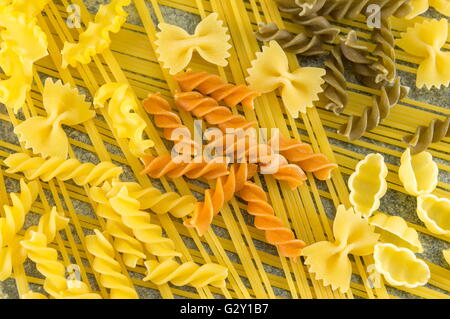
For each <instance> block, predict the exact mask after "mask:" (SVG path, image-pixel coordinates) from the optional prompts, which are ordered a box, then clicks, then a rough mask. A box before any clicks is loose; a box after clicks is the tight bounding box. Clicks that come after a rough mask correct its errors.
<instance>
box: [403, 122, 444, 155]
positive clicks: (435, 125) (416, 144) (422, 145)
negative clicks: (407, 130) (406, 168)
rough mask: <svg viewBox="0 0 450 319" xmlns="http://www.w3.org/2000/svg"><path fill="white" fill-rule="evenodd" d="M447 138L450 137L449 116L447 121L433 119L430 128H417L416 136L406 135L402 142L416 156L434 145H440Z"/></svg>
mask: <svg viewBox="0 0 450 319" xmlns="http://www.w3.org/2000/svg"><path fill="white" fill-rule="evenodd" d="M446 137H450V116H447V117H446V119H445V120H440V119H433V120H432V121H431V123H430V124H429V125H428V126H419V127H417V130H416V133H415V134H414V135H406V136H404V137H403V138H402V140H403V142H405V143H406V144H407V145H408V147H409V148H410V149H411V154H413V155H414V154H419V153H421V152H423V151H425V150H426V149H427V148H428V147H429V146H430V145H431V144H432V143H438V142H440V141H441V140H443V139H444V138H446Z"/></svg>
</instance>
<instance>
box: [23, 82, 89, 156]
mask: <svg viewBox="0 0 450 319" xmlns="http://www.w3.org/2000/svg"><path fill="white" fill-rule="evenodd" d="M42 96H43V103H44V107H45V110H46V111H47V117H43V116H34V117H31V118H29V119H27V120H25V121H24V122H22V123H20V124H19V125H18V126H16V128H15V129H14V132H15V133H16V134H17V136H18V138H19V141H21V142H23V143H24V144H25V147H26V148H31V149H33V152H34V153H36V154H42V156H43V157H48V156H52V157H60V158H64V159H65V158H67V155H68V151H69V140H68V138H67V135H66V133H65V132H64V130H63V128H62V125H63V124H64V125H70V126H74V125H77V124H81V123H83V122H86V121H88V120H90V119H91V118H93V117H94V115H95V112H94V111H92V110H89V108H90V104H89V103H87V102H85V101H84V99H85V97H84V96H83V95H80V94H79V93H78V91H77V90H76V89H73V88H71V87H70V86H69V85H68V84H66V85H63V84H62V83H61V81H57V82H55V83H54V82H53V81H52V80H51V79H50V78H47V80H46V81H45V87H44V92H43V93H42Z"/></svg>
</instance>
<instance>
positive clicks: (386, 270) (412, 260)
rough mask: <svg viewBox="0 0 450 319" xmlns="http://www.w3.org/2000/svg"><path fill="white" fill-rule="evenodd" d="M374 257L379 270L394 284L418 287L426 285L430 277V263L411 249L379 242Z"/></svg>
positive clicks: (376, 267)
mask: <svg viewBox="0 0 450 319" xmlns="http://www.w3.org/2000/svg"><path fill="white" fill-rule="evenodd" d="M373 258H374V260H375V269H376V270H377V272H378V273H380V274H382V275H383V276H384V278H385V279H386V281H387V282H388V283H389V284H391V285H392V286H404V287H408V288H416V287H419V286H423V285H425V284H426V283H427V282H428V280H429V279H430V269H429V268H428V265H427V264H426V263H425V262H424V261H423V260H420V259H418V258H417V257H416V256H415V255H414V253H413V252H412V251H411V250H409V249H406V248H399V247H396V246H395V245H392V244H377V245H376V246H375V249H374V253H373Z"/></svg>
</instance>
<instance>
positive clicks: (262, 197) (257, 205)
mask: <svg viewBox="0 0 450 319" xmlns="http://www.w3.org/2000/svg"><path fill="white" fill-rule="evenodd" d="M238 196H239V197H240V198H242V199H243V200H245V201H247V202H248V206H247V211H248V213H249V214H250V215H253V216H255V221H254V224H255V227H256V228H258V229H261V230H264V231H265V233H266V240H267V242H268V243H270V244H272V245H275V246H276V247H277V248H278V249H279V252H280V255H282V256H284V257H290V258H296V257H298V256H300V253H301V251H302V249H303V248H304V247H305V246H306V244H305V243H304V242H303V241H302V240H299V239H296V238H295V234H294V232H293V231H292V230H291V229H289V228H287V227H286V226H284V225H283V221H282V220H281V219H280V218H278V217H277V216H275V212H274V209H273V207H272V206H271V205H270V204H269V202H268V200H267V195H266V193H265V192H264V190H263V189H262V188H261V187H259V186H258V185H256V184H255V183H253V182H250V181H247V182H245V184H244V187H243V188H242V189H241V191H240V192H239V195H238Z"/></svg>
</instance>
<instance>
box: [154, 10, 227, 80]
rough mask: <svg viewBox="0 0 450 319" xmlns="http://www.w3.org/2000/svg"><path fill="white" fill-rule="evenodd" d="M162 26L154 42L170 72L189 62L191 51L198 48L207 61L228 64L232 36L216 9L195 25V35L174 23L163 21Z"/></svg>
mask: <svg viewBox="0 0 450 319" xmlns="http://www.w3.org/2000/svg"><path fill="white" fill-rule="evenodd" d="M158 28H159V29H160V30H161V31H160V32H158V33H157V34H156V37H157V38H158V39H157V40H156V42H155V44H156V46H157V49H156V52H157V53H158V55H159V60H160V61H161V62H162V63H163V66H164V67H165V68H167V69H169V73H170V74H176V73H178V72H180V71H181V70H183V69H184V68H185V67H186V66H188V64H189V62H190V61H191V59H192V54H193V53H194V52H195V51H197V52H198V53H199V54H200V56H201V57H202V58H203V59H205V60H206V61H208V62H210V63H212V64H217V65H220V66H226V65H227V64H228V61H227V58H228V57H229V56H230V53H229V52H228V51H229V50H230V49H231V45H230V43H229V41H230V36H229V35H228V34H227V28H226V27H224V26H223V22H222V21H221V20H219V19H218V16H217V13H215V12H213V13H211V14H210V15H208V16H207V17H206V18H204V19H203V20H202V21H201V22H200V23H199V24H198V25H197V27H196V29H195V32H194V34H193V35H190V34H188V33H187V32H186V31H185V30H183V29H181V28H180V27H177V26H175V25H171V24H167V23H160V24H159V25H158Z"/></svg>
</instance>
